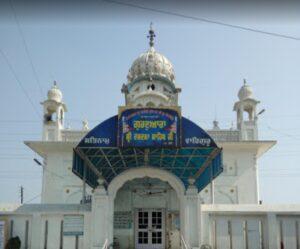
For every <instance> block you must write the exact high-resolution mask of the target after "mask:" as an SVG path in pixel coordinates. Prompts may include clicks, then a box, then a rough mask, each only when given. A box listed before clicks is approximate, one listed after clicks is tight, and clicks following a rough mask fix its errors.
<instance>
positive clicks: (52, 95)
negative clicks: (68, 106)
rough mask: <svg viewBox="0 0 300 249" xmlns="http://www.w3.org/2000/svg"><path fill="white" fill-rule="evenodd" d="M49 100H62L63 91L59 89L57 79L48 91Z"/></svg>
mask: <svg viewBox="0 0 300 249" xmlns="http://www.w3.org/2000/svg"><path fill="white" fill-rule="evenodd" d="M48 100H54V101H56V102H61V101H62V92H61V91H60V90H59V88H58V86H57V84H56V82H55V81H54V84H53V86H52V88H51V89H50V90H49V91H48Z"/></svg>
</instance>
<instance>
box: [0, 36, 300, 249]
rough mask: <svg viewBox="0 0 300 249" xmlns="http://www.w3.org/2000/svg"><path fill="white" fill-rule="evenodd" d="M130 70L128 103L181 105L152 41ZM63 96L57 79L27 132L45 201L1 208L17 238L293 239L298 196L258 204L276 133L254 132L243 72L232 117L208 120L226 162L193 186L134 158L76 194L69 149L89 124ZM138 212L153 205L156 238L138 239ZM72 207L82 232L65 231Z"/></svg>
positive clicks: (231, 247) (57, 242) (48, 241)
mask: <svg viewBox="0 0 300 249" xmlns="http://www.w3.org/2000/svg"><path fill="white" fill-rule="evenodd" d="M127 79H128V82H127V83H126V84H124V85H123V86H122V93H123V94H124V95H125V105H126V106H127V107H174V106H178V98H179V93H180V92H181V89H180V88H179V87H178V86H177V85H176V83H175V73H174V69H173V66H172V64H171V62H170V61H169V60H168V59H166V57H165V56H164V55H162V54H160V53H158V52H157V51H156V50H155V49H154V46H153V42H152V43H151V42H150V48H149V50H148V51H146V52H145V53H143V54H141V55H140V56H139V57H138V58H137V59H136V60H135V61H134V62H133V64H132V67H131V68H130V70H129V73H128V76H127ZM68 94H71V93H68ZM62 100H63V96H62V92H61V91H60V90H59V88H58V86H57V84H56V83H55V84H54V86H53V87H52V89H50V90H49V92H48V96H47V99H46V100H45V101H44V102H43V103H42V105H43V108H44V123H43V134H42V140H41V141H26V142H25V144H26V145H27V146H29V147H30V148H31V149H32V150H33V151H35V152H36V153H38V154H39V155H40V156H41V157H42V158H43V159H44V162H43V168H44V171H43V185H42V203H41V204H27V205H23V206H21V207H19V208H18V209H16V210H15V211H13V212H7V211H4V212H1V213H0V220H1V219H2V220H4V221H5V222H6V224H7V231H6V232H7V236H8V237H10V236H19V237H20V239H21V241H22V248H26V249H29V248H32V249H40V248H45V249H46V248H47V249H52V248H53V249H54V248H55V249H57V248H66V249H73V248H75V249H76V248H84V249H88V248H90V249H92V248H93V249H96V248H97V249H100V248H106V247H109V246H110V245H112V243H113V242H115V243H114V245H115V248H118V247H119V248H122V249H123V248H124V249H127V248H138V249H140V248H141V249H148V248H153V249H158V248H172V249H173V248H174V249H176V248H183V247H184V248H186V249H187V248H200V247H201V246H202V247H201V248H220V249H223V248H228V249H235V248H248V249H252V248H253V249H254V248H255V249H256V248H261V249H263V248H269V249H275V248H282V247H280V246H281V243H283V244H284V245H285V247H284V248H288V249H298V248H299V235H300V232H299V230H300V228H299V226H300V223H299V222H300V206H275V205H271V206H267V205H260V204H259V191H258V190H259V188H258V167H259V158H260V157H261V156H263V154H264V153H266V152H267V151H268V150H269V149H270V148H271V147H272V146H274V145H275V143H276V142H275V141H264V140H259V137H258V128H257V123H258V115H257V113H256V106H257V104H259V101H258V100H256V99H255V98H254V94H253V91H252V89H251V87H250V86H249V85H248V84H247V83H246V82H245V83H244V85H243V86H242V87H241V89H240V91H239V93H238V100H237V102H236V103H235V104H234V111H235V112H236V113H237V127H236V128H235V129H228V130H225V129H221V128H220V127H219V126H218V124H217V122H215V123H214V127H213V129H211V130H207V132H208V133H209V134H210V135H211V136H212V137H213V138H214V139H215V141H216V142H217V144H218V146H219V147H222V148H223V163H224V172H223V173H222V174H221V175H220V176H218V177H217V178H216V180H214V181H213V183H212V184H210V185H208V186H207V187H206V188H205V189H203V190H202V191H201V192H200V193H198V192H197V190H196V188H195V187H194V186H193V185H192V184H191V185H190V186H189V188H188V189H185V187H184V186H183V184H182V182H181V181H180V180H179V179H178V178H177V177H176V176H174V175H172V174H171V173H169V172H166V171H164V170H160V169H155V168H151V167H140V168H135V169H130V170H127V171H125V172H124V173H122V174H120V175H118V176H116V177H115V178H114V180H113V181H112V182H111V183H110V185H109V186H108V188H107V189H106V188H104V186H103V185H102V183H101V182H100V184H99V186H98V187H97V188H96V189H91V188H90V187H88V186H86V192H87V194H88V195H89V196H91V198H92V199H91V202H90V203H85V204H80V201H81V200H82V196H83V195H82V192H83V191H82V190H83V183H82V181H81V180H80V179H79V178H78V177H77V176H76V175H74V174H73V173H72V153H73V148H74V147H75V146H76V145H77V143H78V142H79V141H80V139H81V138H82V137H83V136H84V135H85V134H86V133H87V132H88V131H89V128H88V123H87V121H84V122H83V128H82V130H70V129H66V128H65V127H64V117H65V112H66V111H67V107H66V104H65V103H63V101H62ZM244 112H246V113H247V114H248V116H247V118H246V120H245V119H244V115H243V113H244ZM139 212H140V213H141V214H139ZM139 215H141V216H142V217H144V216H147V215H150V216H151V217H152V219H151V222H152V225H153V224H154V223H155V222H161V225H157V224H156V228H155V229H156V231H157V234H159V233H160V232H161V234H159V235H157V236H158V237H157V238H156V237H155V238H154V237H153V236H154V235H153V234H152V242H153V241H157V242H160V239H161V240H162V241H163V242H162V243H156V242H154V243H152V244H151V246H148V247H143V246H141V244H139V241H137V233H138V232H143V230H142V229H143V228H140V230H137V227H139V225H138V224H137V222H139V219H140V220H142V219H144V218H141V217H139ZM74 216H75V217H78V221H76V222H81V220H83V223H82V230H83V233H82V234H80V235H76V236H75V235H74V236H70V235H66V234H65V233H64V232H65V231H64V226H65V225H66V220H67V219H69V218H70V217H71V218H74ZM160 218H161V220H160ZM74 219H75V218H74ZM145 219H146V218H145ZM62 221H64V222H62ZM74 222H75V221H74ZM149 222H150V220H149ZM79 226H81V225H78V227H79ZM155 243H156V244H155ZM158 244H159V245H158Z"/></svg>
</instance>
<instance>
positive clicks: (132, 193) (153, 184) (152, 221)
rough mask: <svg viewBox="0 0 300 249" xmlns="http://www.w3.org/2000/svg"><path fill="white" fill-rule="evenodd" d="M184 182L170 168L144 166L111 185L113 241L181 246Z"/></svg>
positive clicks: (121, 244)
mask: <svg viewBox="0 0 300 249" xmlns="http://www.w3.org/2000/svg"><path fill="white" fill-rule="evenodd" d="M184 191H185V190H184V185H183V184H182V182H181V181H180V180H179V179H178V178H177V177H176V176H174V175H172V174H170V173H169V172H167V171H164V170H160V169H156V168H151V167H141V168H136V169H130V170H127V171H125V172H124V173H123V174H121V175H119V176H118V177H116V178H115V179H114V180H113V181H112V182H111V184H110V185H109V187H108V195H109V196H110V198H111V200H113V202H114V203H113V206H114V212H113V213H114V228H113V237H114V242H115V244H116V245H118V246H119V247H120V248H136V249H143V248H147V249H148V248H149V249H151V248H153V249H163V248H174V249H177V248H180V234H181V231H180V223H181V219H180V217H181V215H180V214H181V206H182V199H183V196H184Z"/></svg>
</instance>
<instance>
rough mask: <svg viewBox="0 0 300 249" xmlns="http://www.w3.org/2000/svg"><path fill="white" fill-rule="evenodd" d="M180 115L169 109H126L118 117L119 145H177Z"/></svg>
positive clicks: (179, 144)
mask: <svg viewBox="0 0 300 249" xmlns="http://www.w3.org/2000/svg"><path fill="white" fill-rule="evenodd" d="M180 121H181V120H180V117H179V114H178V112H177V111H175V110H171V109H158V108H146V109H128V110H125V111H123V112H122V113H121V115H120V117H119V140H118V141H119V146H120V147H179V146H181V143H180V123H181V122H180Z"/></svg>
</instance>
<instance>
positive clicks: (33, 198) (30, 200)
mask: <svg viewBox="0 0 300 249" xmlns="http://www.w3.org/2000/svg"><path fill="white" fill-rule="evenodd" d="M41 195H42V193H39V194H38V195H35V196H34V197H32V198H31V199H29V200H28V201H25V202H24V203H23V204H26V203H29V202H32V201H33V200H35V199H36V198H38V197H40V196H41Z"/></svg>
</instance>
